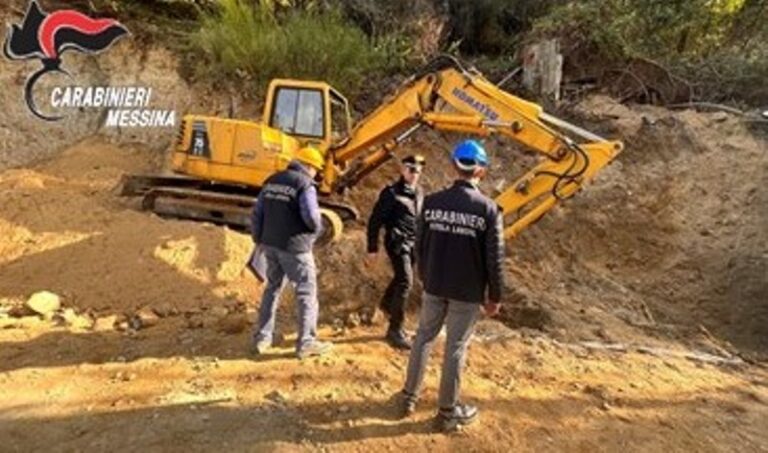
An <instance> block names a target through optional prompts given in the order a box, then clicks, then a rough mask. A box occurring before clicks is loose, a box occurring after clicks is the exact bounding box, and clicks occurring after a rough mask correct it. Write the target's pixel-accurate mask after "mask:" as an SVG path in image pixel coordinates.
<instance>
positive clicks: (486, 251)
mask: <svg viewBox="0 0 768 453" xmlns="http://www.w3.org/2000/svg"><path fill="white" fill-rule="evenodd" d="M503 229H504V225H503V218H502V214H501V210H500V208H499V207H498V206H497V205H496V203H494V202H493V200H491V199H490V198H488V197H486V196H485V195H483V194H482V193H481V192H480V190H479V189H477V187H475V186H474V185H472V184H471V183H469V182H466V181H456V182H455V183H454V184H453V186H451V187H449V188H447V189H445V190H442V191H440V192H437V193H434V194H432V195H429V196H427V197H426V199H425V200H424V210H423V211H422V213H421V216H420V217H419V234H418V241H417V245H416V251H417V253H418V255H417V256H418V259H417V262H418V263H419V275H420V277H421V280H422V282H423V283H424V290H425V291H426V292H427V293H429V294H432V295H435V296H438V297H445V298H450V299H456V300H461V301H464V302H477V303H483V302H485V301H486V289H487V291H488V295H487V299H488V300H490V301H492V302H500V301H501V291H502V288H503V285H504V283H503V279H504V277H503V261H504V237H503Z"/></svg>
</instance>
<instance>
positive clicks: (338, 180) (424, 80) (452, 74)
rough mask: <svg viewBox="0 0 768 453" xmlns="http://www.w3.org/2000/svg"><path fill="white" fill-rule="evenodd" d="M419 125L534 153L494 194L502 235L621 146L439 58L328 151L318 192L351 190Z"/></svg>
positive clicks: (531, 218)
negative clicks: (505, 140) (498, 138)
mask: <svg viewBox="0 0 768 453" xmlns="http://www.w3.org/2000/svg"><path fill="white" fill-rule="evenodd" d="M422 126H428V127H431V128H434V129H438V130H445V131H454V132H461V133H467V134H472V135H477V136H482V137H485V136H489V135H492V134H500V135H503V136H505V137H509V138H511V139H512V140H514V141H516V142H517V143H520V144H522V145H524V146H526V147H527V148H529V149H531V150H534V151H536V152H537V153H539V154H540V155H541V159H540V161H539V163H538V164H537V165H536V166H535V167H534V168H533V169H531V170H530V171H528V172H527V173H526V174H524V175H523V176H522V177H520V178H518V179H517V180H516V181H515V182H514V183H513V184H512V185H510V186H509V187H508V188H506V190H504V191H503V192H501V193H500V194H499V195H498V196H497V197H496V202H497V203H498V204H499V206H500V207H501V208H502V209H503V211H504V216H505V230H504V234H505V236H506V237H508V238H511V237H515V236H516V235H517V234H519V233H520V232H521V231H522V230H523V229H525V228H526V227H527V226H529V225H530V224H532V223H533V222H535V221H536V220H538V219H539V218H540V217H541V216H543V215H544V214H545V213H546V212H547V211H549V210H550V209H552V208H553V207H554V206H555V204H556V203H557V202H558V201H559V200H562V199H565V198H569V197H571V196H572V195H574V194H575V193H576V192H577V191H578V190H579V189H580V188H581V187H582V186H583V185H584V184H585V183H586V182H588V181H590V180H591V179H592V178H593V177H594V176H595V175H596V174H597V172H599V171H600V170H601V169H602V168H603V167H605V166H606V165H607V164H608V163H609V162H610V161H611V160H613V159H614V158H615V157H616V155H618V153H619V152H621V150H622V148H623V145H622V144H621V142H618V141H609V140H606V139H603V138H602V137H599V136H597V135H595V134H593V133H591V132H588V131H586V130H583V129H581V128H579V127H578V126H575V125H572V124H570V123H568V122H565V121H563V120H560V119H558V118H555V117H553V116H551V115H548V114H547V113H545V112H544V111H543V109H542V107H541V106H540V105H538V104H535V103H532V102H529V101H526V100H524V99H521V98H519V97H516V96H514V95H512V94H510V93H508V92H506V91H504V90H502V89H500V88H499V87H497V86H496V85H494V84H493V83H491V82H490V81H488V80H487V79H485V78H484V77H483V75H482V74H480V73H479V72H477V71H475V70H468V69H465V68H463V67H462V66H461V64H460V63H459V62H458V61H456V60H455V59H453V58H450V57H443V58H442V59H440V60H438V61H437V62H434V63H432V64H431V65H430V66H429V67H428V68H426V69H425V70H424V71H422V72H421V73H420V74H418V75H416V76H414V77H412V78H411V79H409V80H407V81H406V82H405V83H404V84H403V85H402V86H401V88H400V89H399V90H398V92H397V93H396V94H395V95H394V96H393V97H391V98H389V99H387V100H385V102H384V103H383V104H382V105H381V106H380V107H379V108H378V109H376V110H375V111H373V112H372V113H371V114H369V115H368V116H367V117H366V118H364V119H363V120H362V121H361V122H360V123H358V124H357V125H356V127H355V128H354V129H353V131H352V133H351V135H350V138H349V139H348V140H346V141H345V142H343V143H341V144H340V145H339V146H336V147H335V148H333V149H332V150H331V152H332V155H331V160H332V161H333V163H334V165H328V166H327V168H326V172H325V174H324V183H323V186H322V187H321V189H323V190H325V191H326V192H329V191H336V192H341V191H343V190H344V189H346V188H348V187H351V186H353V185H354V184H356V183H357V182H358V181H359V180H360V179H362V178H363V177H365V176H366V175H367V174H369V173H370V172H372V171H373V170H375V169H376V168H378V167H379V166H381V165H382V164H383V163H385V162H386V161H387V160H389V159H390V158H391V157H392V156H393V155H394V151H395V148H396V147H397V146H398V145H399V144H400V143H401V142H402V141H404V140H405V139H406V138H407V137H408V136H409V135H410V134H412V133H413V132H415V131H416V130H417V129H418V128H420V127H422ZM566 132H567V133H568V134H566ZM571 137H575V138H571Z"/></svg>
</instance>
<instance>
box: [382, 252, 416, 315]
mask: <svg viewBox="0 0 768 453" xmlns="http://www.w3.org/2000/svg"><path fill="white" fill-rule="evenodd" d="M387 255H388V256H389V261H390V262H391V263H392V270H393V271H394V275H393V276H392V281H391V282H389V286H387V289H386V291H384V297H382V299H381V308H382V309H383V310H384V312H385V313H388V314H389V330H400V329H402V327H403V321H405V302H406V301H407V300H408V294H409V293H410V292H411V288H412V287H413V254H412V253H411V252H410V250H407V249H406V250H403V248H402V247H397V248H387Z"/></svg>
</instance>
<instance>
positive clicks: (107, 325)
mask: <svg viewBox="0 0 768 453" xmlns="http://www.w3.org/2000/svg"><path fill="white" fill-rule="evenodd" d="M118 322H119V319H118V317H117V315H110V316H102V317H100V318H97V319H96V321H94V323H93V326H92V327H91V328H92V329H93V330H95V331H99V332H105V331H110V330H114V329H115V326H116V325H117V323H118Z"/></svg>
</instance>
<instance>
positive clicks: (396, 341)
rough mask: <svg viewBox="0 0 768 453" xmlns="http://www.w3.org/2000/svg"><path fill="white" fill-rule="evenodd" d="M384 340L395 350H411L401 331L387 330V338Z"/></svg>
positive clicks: (409, 343)
mask: <svg viewBox="0 0 768 453" xmlns="http://www.w3.org/2000/svg"><path fill="white" fill-rule="evenodd" d="M384 338H385V339H386V340H387V343H389V345H390V346H392V347H393V348H395V349H402V350H404V351H407V350H409V349H411V342H410V341H408V339H407V338H406V337H405V333H404V332H403V330H402V329H398V330H388V331H387V336H386V337H384Z"/></svg>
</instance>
